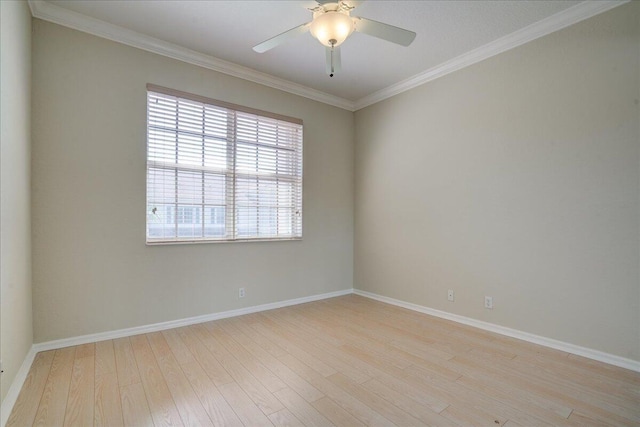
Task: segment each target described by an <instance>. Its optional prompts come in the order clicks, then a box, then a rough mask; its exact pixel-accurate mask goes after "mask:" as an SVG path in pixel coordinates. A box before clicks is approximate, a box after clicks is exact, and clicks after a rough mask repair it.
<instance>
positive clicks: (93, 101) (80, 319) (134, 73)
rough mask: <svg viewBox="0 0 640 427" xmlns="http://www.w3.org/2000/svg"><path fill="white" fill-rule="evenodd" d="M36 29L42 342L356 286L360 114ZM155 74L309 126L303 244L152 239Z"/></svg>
mask: <svg viewBox="0 0 640 427" xmlns="http://www.w3.org/2000/svg"><path fill="white" fill-rule="evenodd" d="M33 25H34V35H33V37H34V40H33V67H34V77H33V90H34V98H33V101H34V102H33V105H34V108H33V122H34V126H33V233H34V245H33V280H34V331H35V341H36V342H42V341H48V340H53V339H58V338H65V337H72V336H78V335H82V334H90V333H97V332H101V331H110V330H115V329H120V328H127V327H133V326H138V325H146V324H150V323H155V322H162V321H168V320H173V319H181V318H185V317H190V316H196V315H203V314H208V313H215V312H219V311H223V310H230V309H236V308H241V307H245V306H253V305H257V304H263V303H269V302H275V301H282V300H287V299H291V298H298V297H304V296H310V295H315V294H321V293H326V292H332V291H337V290H344V289H350V288H351V287H352V280H353V198H354V197H353V139H354V138H353V131H354V123H353V114H352V113H350V112H348V111H345V110H341V109H338V108H335V107H330V106H327V105H324V104H321V103H318V102H314V101H311V100H308V99H305V98H301V97H298V96H295V95H291V94H288V93H285V92H281V91H278V90H275V89H270V88H267V87H265V86H261V85H258V84H253V83H250V82H247V81H243V80H240V79H237V78H233V77H230V76H227V75H223V74H219V73H216V72H213V71H210V70H206V69H203V68H199V67H196V66H193V65H189V64H185V63H182V62H179V61H175V60H172V59H169V58H166V57H162V56H159V55H155V54H151V53H148V52H144V51H141V50H138V49H135V48H131V47H127V46H124V45H121V44H118V43H114V42H110V41H107V40H104V39H100V38H97V37H93V36H90V35H87V34H84V33H81V32H77V31H73V30H70V29H67V28H64V27H61V26H58V25H55V24H51V23H47V22H44V21H40V20H37V19H36V20H34V24H33ZM149 82H150V83H155V84H158V85H161V86H166V87H170V88H174V89H178V90H182V91H186V92H191V93H196V94H200V95H203V96H208V97H211V98H215V99H219V100H224V101H228V102H233V103H236V104H241V105H245V106H248V107H252V108H258V109H262V110H268V111H272V112H275V113H280V114H284V115H288V116H293V117H298V118H301V119H303V120H304V200H303V203H304V238H303V241H299V242H291V241H287V242H262V243H225V244H199V245H171V246H145V173H146V171H145V143H146V142H145V131H146V129H145V127H146V89H145V85H146V84H147V83H149ZM241 286H242V287H245V288H246V293H247V296H246V297H245V298H244V299H242V300H240V299H238V288H239V287H241Z"/></svg>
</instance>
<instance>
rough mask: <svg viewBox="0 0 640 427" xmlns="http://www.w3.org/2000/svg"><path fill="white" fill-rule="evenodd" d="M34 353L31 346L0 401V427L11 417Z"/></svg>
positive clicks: (34, 350) (34, 355)
mask: <svg viewBox="0 0 640 427" xmlns="http://www.w3.org/2000/svg"><path fill="white" fill-rule="evenodd" d="M36 353H37V351H36V349H35V348H34V347H33V346H31V348H30V349H29V351H28V352H27V355H26V356H25V358H24V361H23V362H22V365H21V366H20V369H18V373H17V374H16V376H15V377H14V378H13V381H12V382H11V386H10V387H9V391H8V392H7V395H6V396H5V397H4V400H3V401H2V406H0V427H4V426H5V425H6V424H7V421H8V420H9V415H11V410H12V409H13V405H15V404H16V400H18V395H19V394H20V390H22V385H23V384H24V381H25V380H26V379H27V375H28V374H29V369H31V364H32V363H33V359H35V357H36Z"/></svg>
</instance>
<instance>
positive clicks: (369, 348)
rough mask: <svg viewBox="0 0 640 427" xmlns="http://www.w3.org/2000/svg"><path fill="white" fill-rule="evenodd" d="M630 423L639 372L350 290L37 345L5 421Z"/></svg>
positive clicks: (638, 402)
mask: <svg viewBox="0 0 640 427" xmlns="http://www.w3.org/2000/svg"><path fill="white" fill-rule="evenodd" d="M272 424H273V425H309V426H330V425H336V426H349V427H351V426H361V425H399V426H416V425H425V424H426V425H437V426H450V425H461V426H466V425H484V426H497V425H504V426H510V427H513V426H519V425H522V426H538V425H572V426H590V425H636V426H637V425H640V374H638V373H634V372H631V371H628V370H625V369H621V368H616V367H613V366H610V365H606V364H603V363H599V362H594V361H592V360H588V359H584V358H581V357H578V356H574V355H570V354H567V353H563V352H561V351H556V350H551V349H548V348H545V347H540V346H536V345H533V344H528V343H525V342H522V341H518V340H515V339H511V338H506V337H503V336H500V335H496V334H492V333H488V332H485V331H481V330H478V329H474V328H471V327H467V326H464V325H459V324H456V323H453V322H449V321H445V320H442V319H438V318H434V317H430V316H426V315H423V314H418V313H414V312H411V311H408V310H403V309H400V308H397V307H394V306H390V305H387V304H382V303H379V302H376V301H372V300H369V299H366V298H362V297H358V296H354V295H350V296H345V297H340V298H334V299H330V300H325V301H320V302H314V303H309V304H303V305H299V306H295V307H288V308H283V309H279V310H273V311H268V312H264V313H259V314H252V315H247V316H242V317H236V318H232V319H226V320H219V321H215V322H210V323H205V324H201V325H196V326H190V327H184V328H179V329H173V330H168V331H164V332H157V333H151V334H146V335H138V336H135V337H130V338H121V339H116V340H112V341H103V342H99V343H96V344H87V345H81V346H77V347H70V348H64V349H61V350H55V351H47V352H42V353H39V354H38V355H37V356H36V359H35V361H34V363H33V366H32V367H31V371H30V372H29V376H28V378H27V380H26V382H25V385H24V387H23V389H22V391H21V393H20V396H19V398H18V401H17V402H16V405H15V407H14V410H13V412H12V414H11V416H10V418H9V422H8V425H9V426H20V427H21V426H30V425H38V426H47V427H48V426H58V425H69V426H91V425H96V426H120V425H129V426H151V425H155V426H165V425H172V426H173V425H191V426H199V425H202V426H204V425H223V426H241V425H245V426H262V425H272Z"/></svg>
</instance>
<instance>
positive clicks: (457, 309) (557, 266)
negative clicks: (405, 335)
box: [354, 2, 640, 360]
mask: <svg viewBox="0 0 640 427" xmlns="http://www.w3.org/2000/svg"><path fill="white" fill-rule="evenodd" d="M639 11H640V3H637V2H634V3H632V4H628V5H624V6H621V7H618V8H616V9H614V10H612V11H609V12H607V13H605V14H603V15H600V16H596V17H594V18H591V19H589V20H587V21H584V22H582V23H579V24H577V25H575V26H572V27H570V28H567V29H565V30H562V31H560V32H557V33H554V34H551V35H549V36H546V37H544V38H542V39H539V40H536V41H534V42H531V43H529V44H526V45H524V46H521V47H519V48H516V49H514V50H511V51H509V52H506V53H503V54H501V55H499V56H496V57H494V58H491V59H488V60H485V61H483V62H481V63H478V64H476V65H473V66H471V67H468V68H465V69H463V70H461V71H458V72H455V73H453V74H450V75H448V76H446V77H443V78H440V79H438V80H435V81H433V82H431V83H428V84H426V85H423V86H421V87H418V88H415V89H413V90H411V91H409V92H406V93H403V94H401V95H398V96H395V97H393V98H390V99H388V100H386V101H383V102H380V103H378V104H376V105H373V106H370V107H368V108H365V109H363V110H360V111H358V112H357V113H356V190H355V194H356V204H355V211H356V216H355V227H356V228H355V230H356V231H355V277H354V282H355V283H354V284H355V287H356V288H358V289H362V290H366V291H370V292H375V293H377V294H381V295H385V296H389V297H393V298H397V299H400V300H404V301H409V302H412V303H416V304H420V305H423V306H428V307H432V308H435V309H438V310H444V311H447V312H451V313H455V314H459V315H463V316H468V317H471V318H474V319H479V320H483V321H487V322H491V323H495V324H499V325H504V326H507V327H511V328H515V329H518V330H522V331H527V332H530V333H534V334H539V335H542V336H546V337H550V338H554V339H558V340H562V341H565V342H569V343H573V344H577V345H581V346H586V347H589V348H593V349H597V350H602V351H605V352H609V353H613V354H616V355H620V356H623V357H627V358H631V359H634V360H640V317H639V316H640V307H639V303H640V277H639V260H640V248H639V245H640V234H639V222H638V221H639V218H640V206H639V195H640V186H639V182H640V164H639V150H640V129H639V123H640V121H639V117H640V114H639V106H638V103H639V99H640V81H639V80H640V66H639V62H640V37H639V32H640V20H639ZM447 289H453V290H455V292H456V301H455V302H454V303H450V302H447ZM484 295H490V296H493V298H494V306H495V308H494V309H493V310H485V309H484V308H483V298H484Z"/></svg>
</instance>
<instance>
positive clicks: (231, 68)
mask: <svg viewBox="0 0 640 427" xmlns="http://www.w3.org/2000/svg"><path fill="white" fill-rule="evenodd" d="M629 1H631V0H596V1H592V0H587V1H583V2H582V3H579V4H577V5H575V6H572V7H570V8H568V9H566V10H564V11H562V12H559V13H556V14H555V15H552V16H550V17H548V18H545V19H543V20H541V21H538V22H536V23H533V24H531V25H529V26H527V27H525V28H522V29H520V30H518V31H515V32H513V33H511V34H508V35H506V36H504V37H501V38H499V39H497V40H494V41H493V42H491V43H488V44H486V45H484V46H481V47H479V48H477V49H474V50H471V51H469V52H467V53H464V54H462V55H460V56H457V57H456V58H453V59H451V60H449V61H446V62H443V63H442V64H439V65H437V66H435V67H432V68H430V69H428V70H426V71H424V72H422V73H419V74H416V75H415V76H413V77H409V78H408V79H405V80H403V81H401V82H398V83H396V84H393V85H391V86H388V87H386V88H384V89H381V90H379V91H376V92H374V93H372V94H370V95H367V96H365V97H363V98H360V99H359V100H357V101H355V102H353V101H351V100H348V99H345V98H341V97H337V96H335V95H331V94H328V93H326V92H322V91H319V90H316V89H312V88H309V87H306V86H303V85H300V84H298V83H293V82H291V81H288V80H285V79H281V78H279V77H275V76H272V75H270V74H266V73H261V72H259V71H256V70H253V69H251V68H248V67H243V66H241V65H237V64H234V63H232V62H228V61H224V60H222V59H219V58H216V57H213V56H210V55H205V54H203V53H200V52H196V51H194V50H190V49H187V48H185V47H182V46H179V45H176V44H173V43H169V42H165V41H163V40H160V39H157V38H154V37H150V36H146V35H144V34H140V33H138V32H135V31H131V30H128V29H126V28H123V27H120V26H117V25H113V24H109V23H107V22H104V21H101V20H98V19H95V18H91V17H88V16H85V15H82V14H80V13H77V12H73V11H71V10H68V9H65V8H62V7H60V6H56V5H54V4H51V3H48V2H46V1H43V0H28V2H29V7H30V8H31V14H32V15H33V16H34V17H35V18H39V19H43V20H45V21H50V22H53V23H55V24H59V25H63V26H65V27H69V28H72V29H74V30H78V31H83V32H85V33H89V34H93V35H95V36H98V37H102V38H105V39H108V40H112V41H115V42H118V43H122V44H125V45H128V46H132V47H136V48H138V49H142V50H146V51H148V52H152V53H156V54H158V55H163V56H166V57H169V58H173V59H177V60H179V61H183V62H187V63H189V64H193V65H197V66H199V67H203V68H207V69H210V70H213V71H217V72H220V73H224V74H227V75H230V76H234V77H238V78H241V79H244V80H248V81H251V82H254V83H258V84H262V85H265V86H268V87H271V88H274V89H279V90H282V91H284V92H288V93H292V94H294V95H298V96H302V97H305V98H308V99H312V100H314V101H318V102H322V103H324V104H328V105H333V106H334V107H338V108H342V109H345V110H348V111H357V110H359V109H361V108H365V107H368V106H370V105H372V104H375V103H376V102H380V101H383V100H385V99H387V98H390V97H392V96H395V95H398V94H400V93H402V92H406V91H408V90H410V89H413V88H415V87H417V86H420V85H423V84H425V83H427V82H430V81H432V80H435V79H437V78H440V77H443V76H445V75H447V74H450V73H453V72H454V71H458V70H460V69H462V68H465V67H468V66H470V65H473V64H475V63H477V62H480V61H483V60H485V59H488V58H490V57H492V56H495V55H498V54H500V53H502V52H506V51H508V50H510V49H513V48H515V47H518V46H520V45H523V44H525V43H528V42H530V41H532V40H535V39H538V38H540V37H543V36H546V35H547V34H551V33H553V32H555V31H558V30H561V29H563V28H566V27H568V26H570V25H573V24H576V23H578V22H580V21H583V20H585V19H588V18H590V17H592V16H595V15H598V14H600V13H603V12H606V11H608V10H610V9H613V8H614V7H617V6H620V5H623V4H625V3H628V2H629Z"/></svg>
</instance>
